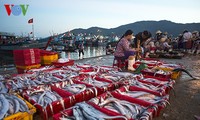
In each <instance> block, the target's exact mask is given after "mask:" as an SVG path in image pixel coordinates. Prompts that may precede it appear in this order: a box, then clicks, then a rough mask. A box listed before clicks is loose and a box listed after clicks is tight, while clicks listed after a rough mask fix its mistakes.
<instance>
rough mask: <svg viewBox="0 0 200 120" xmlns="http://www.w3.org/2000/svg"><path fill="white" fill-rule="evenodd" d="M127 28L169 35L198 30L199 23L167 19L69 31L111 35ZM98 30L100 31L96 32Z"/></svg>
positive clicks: (122, 31)
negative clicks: (158, 31)
mask: <svg viewBox="0 0 200 120" xmlns="http://www.w3.org/2000/svg"><path fill="white" fill-rule="evenodd" d="M127 29H132V30H133V32H134V34H137V33H138V32H140V31H143V30H149V31H150V32H151V33H152V34H153V35H154V34H155V32H156V31H157V30H161V31H162V32H168V34H169V35H173V36H177V35H179V34H180V33H182V32H183V31H184V30H189V31H195V30H197V31H200V23H187V24H182V23H174V22H171V21H167V20H161V21H139V22H135V23H130V24H126V25H121V26H119V27H116V28H111V29H106V28H100V27H91V28H88V29H81V28H80V29H74V30H72V31H71V32H73V33H75V34H77V33H87V34H89V33H90V34H99V33H100V34H102V35H111V34H112V33H115V34H116V35H122V34H123V33H124V32H125V31H126V30H127ZM98 30H100V31H101V32H97V31H98Z"/></svg>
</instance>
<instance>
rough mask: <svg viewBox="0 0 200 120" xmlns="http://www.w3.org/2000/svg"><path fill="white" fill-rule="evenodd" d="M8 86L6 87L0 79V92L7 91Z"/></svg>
mask: <svg viewBox="0 0 200 120" xmlns="http://www.w3.org/2000/svg"><path fill="white" fill-rule="evenodd" d="M7 92H8V88H7V87H6V85H5V83H4V82H2V81H0V93H7Z"/></svg>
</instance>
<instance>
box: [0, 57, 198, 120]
mask: <svg viewBox="0 0 200 120" xmlns="http://www.w3.org/2000/svg"><path fill="white" fill-rule="evenodd" d="M161 60H164V61H166V62H168V63H178V64H182V65H183V66H184V67H185V68H186V69H187V70H188V71H189V72H190V73H191V74H192V75H194V76H198V77H200V56H193V55H187V56H185V57H184V58H182V59H161ZM75 63H84V64H93V65H112V63H113V56H112V55H102V56H99V57H93V58H85V59H80V60H77V61H76V62H75ZM5 71H6V70H5ZM4 73H6V72H4ZM8 73H9V72H8ZM0 74H1V73H0ZM194 115H197V116H200V79H199V80H191V78H190V77H189V76H188V75H186V74H185V73H183V75H182V77H181V78H180V79H179V80H176V84H175V86H174V92H171V93H170V105H167V107H166V108H165V109H164V110H162V112H161V113H160V116H159V117H157V118H155V119H154V120H195V118H194Z"/></svg>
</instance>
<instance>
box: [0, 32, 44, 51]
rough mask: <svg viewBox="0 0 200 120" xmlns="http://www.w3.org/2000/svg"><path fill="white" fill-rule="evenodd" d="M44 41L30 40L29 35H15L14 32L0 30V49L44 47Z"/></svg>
mask: <svg viewBox="0 0 200 120" xmlns="http://www.w3.org/2000/svg"><path fill="white" fill-rule="evenodd" d="M45 45H46V41H39V40H31V39H30V38H29V37H17V36H15V35H14V34H11V33H6V32H0V51H1V52H12V51H13V50H17V49H27V48H44V47H45Z"/></svg>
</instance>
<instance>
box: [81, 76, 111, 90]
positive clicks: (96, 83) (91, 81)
mask: <svg viewBox="0 0 200 120" xmlns="http://www.w3.org/2000/svg"><path fill="white" fill-rule="evenodd" d="M83 82H84V83H88V84H91V85H93V86H95V87H99V88H101V87H102V88H103V87H107V86H108V85H109V84H110V83H108V82H104V81H98V80H95V79H93V78H92V77H88V78H86V79H84V80H83Z"/></svg>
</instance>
